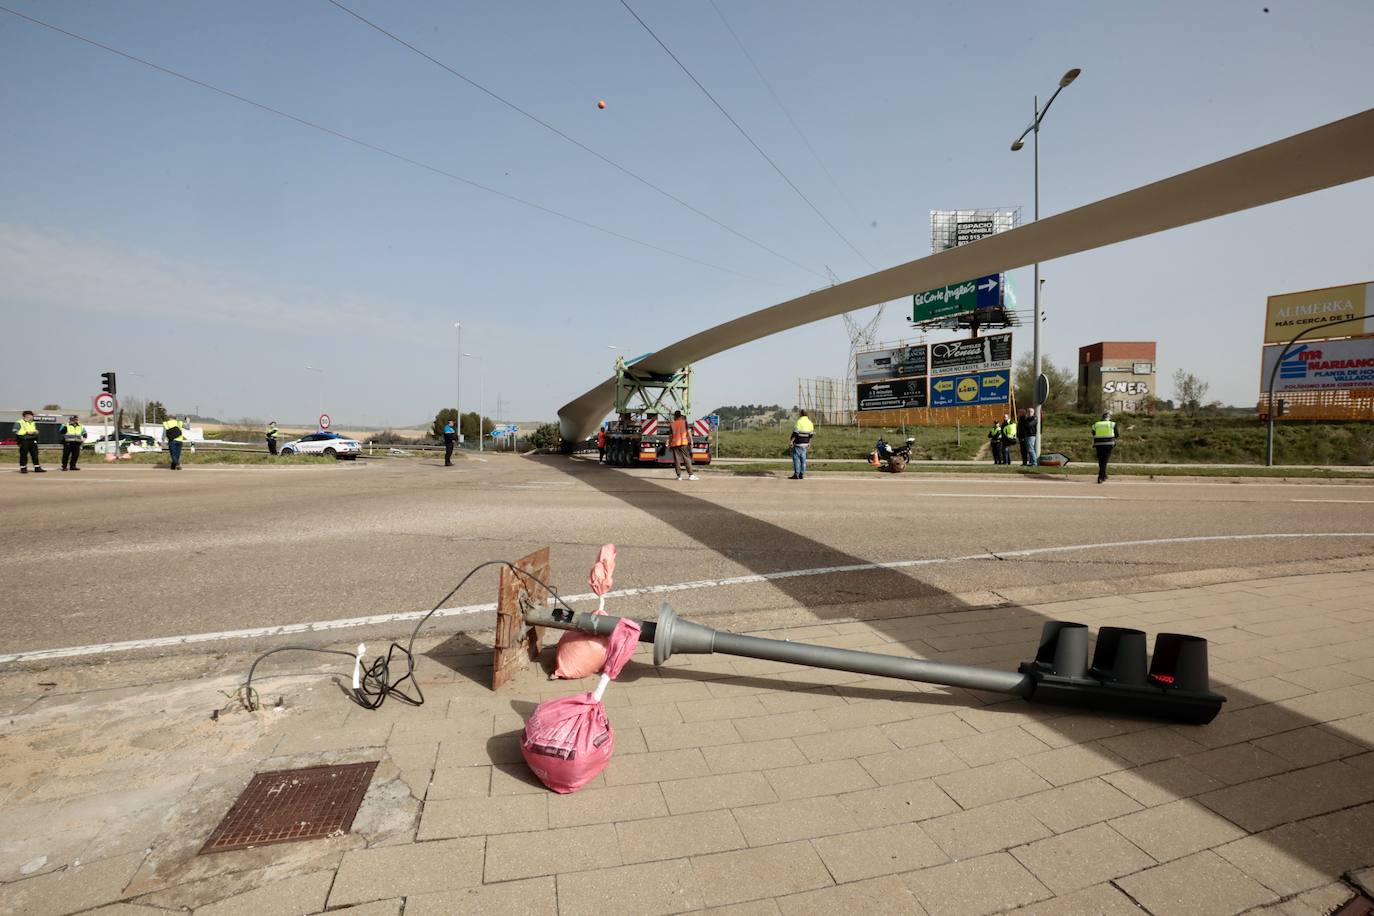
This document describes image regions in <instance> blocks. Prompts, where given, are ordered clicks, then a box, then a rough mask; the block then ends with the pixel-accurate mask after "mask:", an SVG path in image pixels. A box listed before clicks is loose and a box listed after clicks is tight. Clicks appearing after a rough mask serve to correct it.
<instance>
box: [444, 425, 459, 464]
mask: <svg viewBox="0 0 1374 916" xmlns="http://www.w3.org/2000/svg"><path fill="white" fill-rule="evenodd" d="M457 443H458V430H456V429H454V427H453V421H452V420H445V421H444V467H446V468H451V467H453V446H454V445H456V444H457Z"/></svg>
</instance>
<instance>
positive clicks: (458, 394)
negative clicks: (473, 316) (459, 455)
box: [453, 321, 463, 442]
mask: <svg viewBox="0 0 1374 916" xmlns="http://www.w3.org/2000/svg"><path fill="white" fill-rule="evenodd" d="M453 329H454V330H455V331H457V332H458V355H457V356H456V357H454V360H453V364H454V367H455V368H454V374H455V375H456V376H457V383H456V385H455V390H454V392H453V398H454V400H453V409H454V410H455V411H456V412H457V414H458V418H457V419H456V420H454V421H453V428H454V429H455V430H457V431H458V441H460V442H461V441H462V440H463V323H462V322H461V321H455V322H454V323H453Z"/></svg>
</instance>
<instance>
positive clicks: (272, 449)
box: [267, 420, 281, 455]
mask: <svg viewBox="0 0 1374 916" xmlns="http://www.w3.org/2000/svg"><path fill="white" fill-rule="evenodd" d="M280 434H281V432H280V430H278V429H277V421H276V420H273V421H272V422H271V423H268V424H267V453H268V454H269V455H275V454H277V436H279V435H280Z"/></svg>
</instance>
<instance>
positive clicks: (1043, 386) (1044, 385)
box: [1035, 372, 1050, 407]
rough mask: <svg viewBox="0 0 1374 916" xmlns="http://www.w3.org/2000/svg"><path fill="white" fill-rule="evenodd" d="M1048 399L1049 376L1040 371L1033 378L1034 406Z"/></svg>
mask: <svg viewBox="0 0 1374 916" xmlns="http://www.w3.org/2000/svg"><path fill="white" fill-rule="evenodd" d="M1049 399H1050V378H1049V376H1047V375H1046V374H1045V373H1043V372H1042V373H1040V374H1039V375H1038V376H1036V379H1035V406H1036V407H1039V406H1040V405H1041V404H1043V403H1045V402H1046V401H1048V400H1049Z"/></svg>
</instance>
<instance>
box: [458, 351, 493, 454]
mask: <svg viewBox="0 0 1374 916" xmlns="http://www.w3.org/2000/svg"><path fill="white" fill-rule="evenodd" d="M463 355H464V356H466V357H467V358H468V359H475V360H477V362H478V364H479V365H480V366H481V369H479V370H478V376H477V377H478V378H479V379H481V382H480V385H479V388H478V394H477V451H479V452H481V451H485V449H484V448H483V445H484V443H485V442H486V431H485V430H484V429H482V408H483V406H484V405H485V404H486V402H487V361H486V360H485V359H483V358H482V357H480V356H473V355H472V354H471V353H464V354H463Z"/></svg>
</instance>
